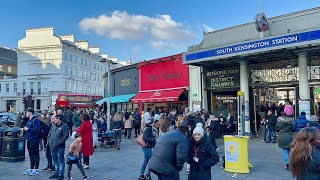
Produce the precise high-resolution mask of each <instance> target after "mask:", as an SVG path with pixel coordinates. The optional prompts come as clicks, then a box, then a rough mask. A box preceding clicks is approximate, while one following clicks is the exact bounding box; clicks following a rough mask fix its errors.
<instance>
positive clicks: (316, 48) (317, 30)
mask: <svg viewBox="0 0 320 180" xmlns="http://www.w3.org/2000/svg"><path fill="white" fill-rule="evenodd" d="M262 15H263V17H264V18H265V15H264V14H258V15H257V18H256V19H255V21H254V22H250V23H246V24H242V25H239V26H235V27H230V28H226V29H222V30H218V31H213V32H209V33H205V34H204V39H203V41H202V43H201V44H199V45H194V46H191V47H189V49H188V52H186V53H184V55H183V59H184V63H185V64H188V65H193V66H199V67H201V68H203V69H205V71H204V72H205V73H203V78H204V79H205V80H206V87H205V88H206V89H207V92H208V98H207V101H208V102H207V103H208V107H209V110H212V111H213V112H215V111H219V112H220V111H228V112H229V111H230V112H233V113H234V112H239V110H238V109H237V106H236V102H235V101H236V99H237V97H236V96H237V93H236V92H237V91H241V92H243V93H244V103H243V106H241V108H243V114H241V117H243V118H242V119H243V120H244V121H250V122H251V123H244V124H245V132H246V133H251V132H253V133H254V131H256V130H257V129H258V126H259V122H257V121H256V119H257V115H258V114H259V115H261V116H264V114H265V111H266V109H272V110H277V111H281V107H282V105H283V104H284V103H285V102H288V101H289V103H291V104H292V105H293V106H294V108H295V116H297V115H299V113H300V112H302V111H305V112H306V113H307V118H308V117H310V115H313V114H318V113H319V105H318V102H319V93H320V90H319V89H320V88H319V87H320V26H319V23H318V22H317V21H316V19H318V18H320V8H313V9H308V10H304V11H300V12H295V13H292V14H286V15H283V16H278V17H273V18H270V19H268V20H267V21H262V20H261V18H259V17H262ZM261 27H264V28H261ZM319 104H320V103H319ZM238 115H239V114H238Z"/></svg>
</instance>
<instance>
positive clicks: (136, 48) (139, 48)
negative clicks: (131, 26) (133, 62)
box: [131, 45, 141, 53]
mask: <svg viewBox="0 0 320 180" xmlns="http://www.w3.org/2000/svg"><path fill="white" fill-rule="evenodd" d="M140 50H141V47H140V46H138V45H135V46H133V47H132V48H131V51H132V52H134V53H138V52H140Z"/></svg>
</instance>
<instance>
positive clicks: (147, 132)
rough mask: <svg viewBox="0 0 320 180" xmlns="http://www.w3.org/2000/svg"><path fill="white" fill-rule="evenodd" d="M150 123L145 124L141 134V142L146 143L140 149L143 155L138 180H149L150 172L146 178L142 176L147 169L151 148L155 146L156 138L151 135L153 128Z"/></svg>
mask: <svg viewBox="0 0 320 180" xmlns="http://www.w3.org/2000/svg"><path fill="white" fill-rule="evenodd" d="M151 124H152V123H151V122H150V123H148V124H146V127H145V129H144V132H143V140H144V141H145V142H146V144H147V146H146V147H142V151H143V154H144V161H143V163H142V166H141V172H140V176H139V179H141V180H144V179H151V176H150V173H151V171H150V170H149V169H148V171H147V174H146V176H145V175H144V172H145V170H146V168H147V165H148V163H149V160H150V159H151V156H152V148H154V147H155V145H156V137H155V136H154V134H153V127H152V125H151Z"/></svg>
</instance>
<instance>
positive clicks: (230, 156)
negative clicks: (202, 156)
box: [225, 142, 239, 162]
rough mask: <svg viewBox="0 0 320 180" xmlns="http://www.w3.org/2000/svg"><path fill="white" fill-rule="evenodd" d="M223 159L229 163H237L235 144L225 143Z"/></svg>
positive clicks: (237, 149) (236, 144)
mask: <svg viewBox="0 0 320 180" xmlns="http://www.w3.org/2000/svg"><path fill="white" fill-rule="evenodd" d="M225 147H226V149H225V158H226V161H229V162H238V161H239V145H238V143H237V142H226V146H225Z"/></svg>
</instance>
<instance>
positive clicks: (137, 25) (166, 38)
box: [79, 11, 196, 48]
mask: <svg viewBox="0 0 320 180" xmlns="http://www.w3.org/2000/svg"><path fill="white" fill-rule="evenodd" d="M79 26H80V29H81V30H82V31H84V32H94V33H96V34H98V35H101V36H107V37H108V38H110V39H119V40H135V41H141V40H143V41H147V42H151V45H152V47H154V48H160V47H165V46H166V47H171V48H173V47H174V46H173V44H172V42H179V43H181V42H182V41H183V42H186V41H189V40H193V39H194V38H195V37H196V36H195V35H194V33H193V32H192V31H191V30H189V29H188V28H186V27H184V25H183V24H182V23H179V22H176V21H175V20H173V19H172V18H171V16H170V15H157V16H154V17H149V16H144V15H134V14H128V13H127V12H125V11H123V12H122V11H114V12H113V13H111V15H106V14H102V15H100V16H98V17H91V18H84V19H82V20H81V21H80V22H79Z"/></svg>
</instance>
